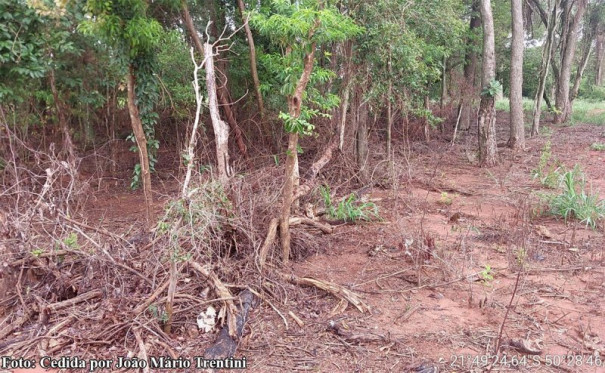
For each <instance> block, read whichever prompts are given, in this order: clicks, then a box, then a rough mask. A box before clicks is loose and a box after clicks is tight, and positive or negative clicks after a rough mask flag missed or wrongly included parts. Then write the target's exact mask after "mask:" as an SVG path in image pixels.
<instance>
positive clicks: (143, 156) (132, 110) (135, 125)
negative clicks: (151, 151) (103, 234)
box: [126, 65, 153, 230]
mask: <svg viewBox="0 0 605 373" xmlns="http://www.w3.org/2000/svg"><path fill="white" fill-rule="evenodd" d="M126 83H127V84H126V86H127V91H128V100H127V101H128V113H129V114H130V123H131V125H132V132H133V133H134V138H135V140H136V142H137V148H138V149H139V164H140V165H141V180H142V184H143V196H144V197H145V211H146V214H145V218H146V219H145V220H146V229H147V230H149V229H150V228H151V225H152V224H153V196H152V194H151V172H150V170H149V155H148V153H147V139H146V138H145V131H144V130H143V123H142V122H141V116H140V115H139V108H138V107H137V104H136V93H135V92H136V83H135V77H134V67H133V66H132V65H131V66H130V67H129V69H128V75H127V76H126Z"/></svg>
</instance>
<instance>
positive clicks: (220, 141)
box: [192, 43, 231, 188]
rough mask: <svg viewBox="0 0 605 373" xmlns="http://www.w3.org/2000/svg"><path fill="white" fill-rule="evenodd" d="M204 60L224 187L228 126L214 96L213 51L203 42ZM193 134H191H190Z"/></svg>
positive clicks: (226, 165) (209, 103) (209, 45)
mask: <svg viewBox="0 0 605 373" xmlns="http://www.w3.org/2000/svg"><path fill="white" fill-rule="evenodd" d="M204 56H205V57H204V58H205V60H206V88H207V89H208V110H209V111H210V118H211V119H212V128H213V130H214V139H215V142H216V160H217V164H218V179H219V181H220V183H221V184H222V185H223V187H224V188H226V187H227V184H228V182H229V176H230V175H231V172H230V169H229V145H228V142H229V127H228V126H227V124H226V123H225V122H223V121H222V120H221V118H220V115H219V111H218V100H217V96H216V75H215V71H214V51H213V50H212V45H211V44H209V43H205V44H204ZM192 135H193V134H192Z"/></svg>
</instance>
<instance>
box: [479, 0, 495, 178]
mask: <svg viewBox="0 0 605 373" xmlns="http://www.w3.org/2000/svg"><path fill="white" fill-rule="evenodd" d="M481 19H482V21H483V73H482V79H481V86H482V87H483V88H485V87H488V86H489V85H490V83H491V82H492V81H493V80H494V79H495V76H496V53H495V42H494V20H493V17H492V6H491V1H490V0H481ZM494 99H495V97H494V96H490V95H487V94H484V95H482V96H481V104H480V105H479V119H478V120H477V125H478V134H479V136H478V137H479V160H480V163H481V165H482V166H487V167H491V166H493V165H495V164H496V157H497V144H496V111H495V108H494Z"/></svg>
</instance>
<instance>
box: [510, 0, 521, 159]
mask: <svg viewBox="0 0 605 373" xmlns="http://www.w3.org/2000/svg"><path fill="white" fill-rule="evenodd" d="M511 24H512V40H511V56H510V60H511V61H510V94H509V96H510V97H509V99H510V138H509V140H508V146H510V147H511V148H513V149H523V148H525V120H524V117H523V47H524V45H523V41H524V37H523V33H524V28H523V13H522V0H511Z"/></svg>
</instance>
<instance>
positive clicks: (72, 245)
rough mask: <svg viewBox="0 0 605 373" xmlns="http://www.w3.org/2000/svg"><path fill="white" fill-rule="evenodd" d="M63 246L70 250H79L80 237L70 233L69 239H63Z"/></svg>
mask: <svg viewBox="0 0 605 373" xmlns="http://www.w3.org/2000/svg"><path fill="white" fill-rule="evenodd" d="M63 244H64V245H65V246H67V248H68V249H77V248H79V247H80V245H78V235H77V234H75V233H74V232H72V233H70V234H69V235H68V236H67V237H65V238H64V239H63Z"/></svg>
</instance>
